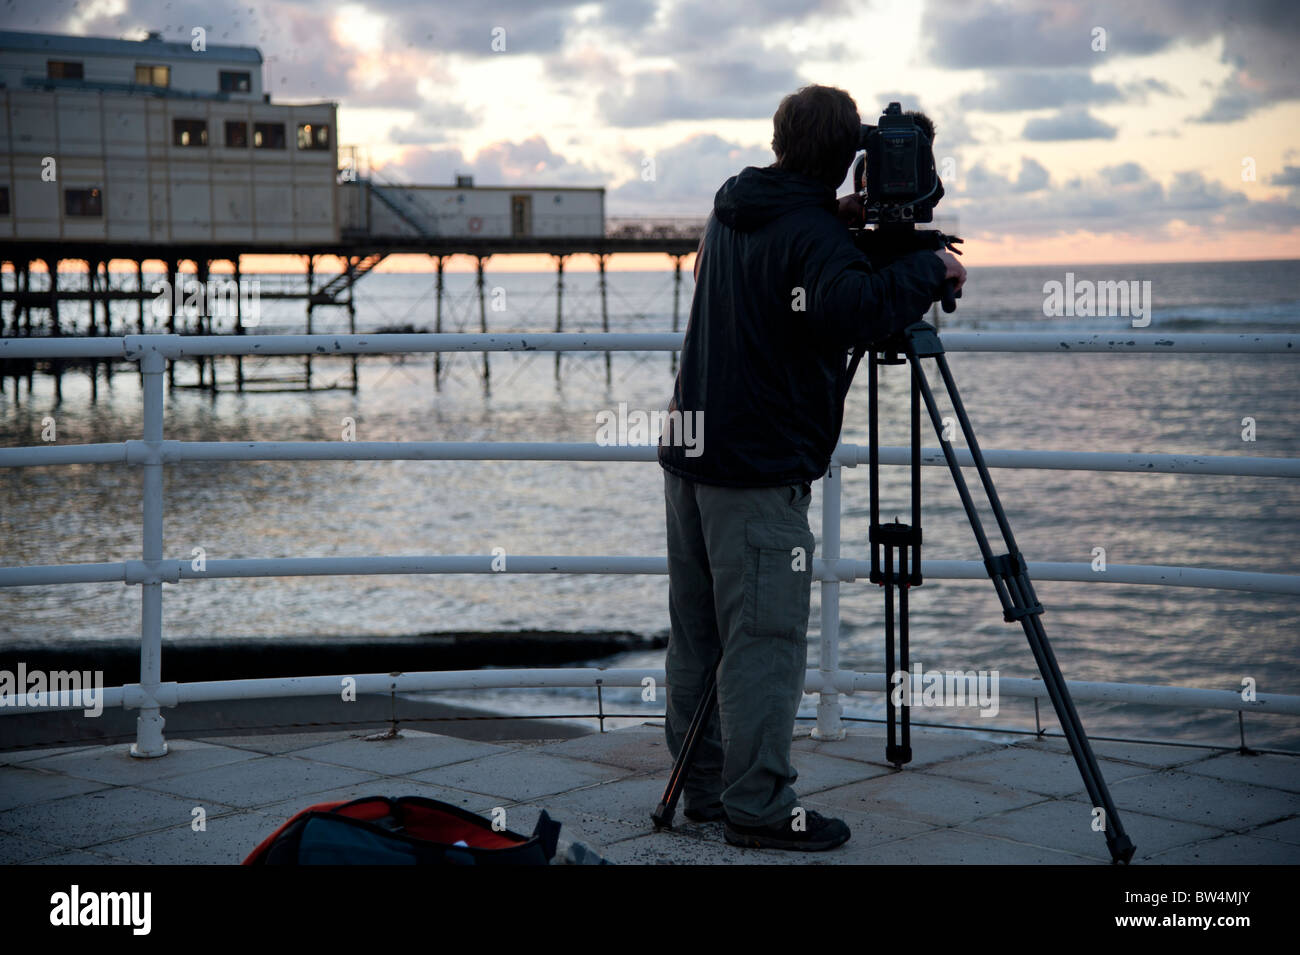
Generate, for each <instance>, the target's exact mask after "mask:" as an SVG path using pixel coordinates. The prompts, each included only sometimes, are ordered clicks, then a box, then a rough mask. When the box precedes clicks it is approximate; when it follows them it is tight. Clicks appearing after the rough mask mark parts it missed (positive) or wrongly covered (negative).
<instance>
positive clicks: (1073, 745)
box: [907, 326, 1136, 863]
mask: <svg viewBox="0 0 1300 955" xmlns="http://www.w3.org/2000/svg"><path fill="white" fill-rule="evenodd" d="M914 327H915V326H914ZM918 340H920V341H921V343H922V344H921V348H920V349H918V347H917V342H918ZM908 342H909V347H908V352H907V354H908V359H909V361H910V362H911V363H912V368H913V370H914V371H915V373H916V375H917V381H918V384H919V386H920V390H921V395H922V397H923V398H924V400H925V406H926V410H927V411H928V412H929V415H930V421H931V423H932V424H933V425H934V429H935V433H936V434H937V435H938V436H939V445H940V447H941V448H942V449H943V454H944V458H945V460H946V461H947V463H948V470H949V471H950V472H951V473H952V477H953V482H954V483H955V484H956V486H957V493H958V494H959V495H960V497H961V501H962V506H963V508H964V509H965V511H966V517H967V519H968V520H969V521H970V525H971V529H972V530H973V531H974V533H975V540H976V542H977V543H978V544H979V548H980V553H981V554H982V555H983V557H984V566H985V567H986V568H987V570H988V573H989V577H990V579H991V580H992V581H993V586H994V589H995V590H996V591H997V593H998V599H999V600H1000V602H1001V603H1002V612H1003V617H1004V619H1006V620H1007V621H1008V622H1016V621H1018V622H1019V623H1020V624H1021V626H1022V627H1023V628H1024V631H1025V637H1026V639H1027V640H1028V642H1029V648H1030V651H1031V652H1032V653H1033V655H1034V660H1035V662H1036V663H1037V664H1038V670H1039V673H1040V674H1041V675H1042V678H1043V684H1044V686H1045V687H1046V689H1047V693H1048V696H1049V697H1050V698H1051V700H1052V706H1053V707H1054V708H1055V710H1056V716H1057V719H1058V720H1059V721H1060V723H1061V728H1062V730H1063V732H1064V733H1065V737H1066V739H1067V740H1068V742H1069V744H1070V752H1071V754H1072V755H1073V756H1074V761H1075V765H1076V766H1077V767H1078V769H1079V774H1080V776H1081V777H1082V778H1083V784H1084V788H1085V789H1087V791H1088V796H1089V798H1091V799H1092V804H1093V807H1094V810H1096V809H1100V810H1101V811H1102V813H1103V816H1102V819H1101V822H1102V829H1103V831H1104V833H1105V837H1106V844H1107V847H1108V848H1109V849H1110V855H1111V860H1112V861H1113V862H1125V863H1127V862H1128V861H1129V860H1130V859H1132V857H1133V853H1134V851H1135V849H1136V847H1135V846H1134V845H1133V842H1132V840H1130V839H1129V837H1128V835H1127V834H1126V833H1125V831H1124V826H1123V823H1122V822H1121V821H1120V818H1119V810H1118V809H1116V808H1115V804H1114V802H1113V801H1112V800H1111V797H1110V790H1109V789H1108V788H1107V786H1106V781H1105V779H1104V778H1103V777H1102V774H1101V768H1100V766H1098V764H1097V760H1096V757H1095V756H1094V755H1093V752H1092V746H1091V745H1090V744H1089V742H1088V737H1087V735H1086V734H1085V733H1084V730H1083V724H1082V722H1081V721H1080V719H1079V714H1078V712H1077V711H1076V710H1075V708H1074V701H1073V700H1072V699H1071V698H1070V691H1069V688H1068V687H1067V686H1066V683H1065V678H1064V677H1063V676H1062V675H1061V670H1060V667H1059V666H1058V665H1057V663H1056V657H1055V654H1053V653H1052V648H1051V645H1050V644H1049V643H1048V640H1047V633H1046V631H1045V630H1044V629H1043V623H1042V620H1041V619H1040V614H1042V612H1043V608H1042V605H1041V604H1039V603H1038V600H1037V597H1036V595H1035V594H1034V589H1033V585H1032V584H1031V583H1030V581H1029V573H1028V571H1027V569H1026V567H1025V561H1024V558H1023V557H1022V556H1021V554H1020V551H1019V549H1018V548H1017V547H1016V544H1015V537H1014V536H1013V535H1012V533H1011V526H1010V524H1009V523H1008V521H1007V517H1006V512H1005V511H1004V510H1003V509H1002V504H1001V502H1000V501H999V500H998V496H997V491H996V489H995V488H994V487H993V479H992V477H991V476H990V475H989V472H988V467H987V466H986V465H985V462H984V456H983V454H982V453H981V452H980V449H979V444H978V442H977V441H976V440H975V433H974V429H972V428H971V425H970V419H969V418H968V417H967V416H966V409H965V407H964V406H963V405H962V402H961V396H960V395H959V394H958V392H957V386H956V383H955V382H954V381H953V378H952V372H951V371H950V370H949V368H948V362H947V359H946V357H945V356H944V354H943V346H942V345H941V344H939V340H938V336H937V335H934V334H933V330H930V331H929V333H928V334H925V333H922V335H918V336H917V337H909V339H908ZM918 352H919V353H918ZM922 355H924V356H925V357H932V358H934V359H935V360H936V363H937V365H938V367H939V372H940V374H941V375H942V377H943V382H944V386H945V388H946V390H947V392H948V397H949V400H950V401H951V402H952V406H953V410H954V411H955V412H956V414H957V419H958V421H959V422H960V424H961V428H962V434H963V435H964V437H965V439H966V444H967V447H969V448H970V452H971V458H972V459H973V460H974V462H975V466H976V468H977V469H978V471H979V475H980V481H981V483H982V484H983V486H984V490H985V493H986V495H987V496H988V501H989V506H990V508H991V509H992V511H993V515H994V519H995V520H996V521H997V524H998V528H999V529H1000V530H1001V532H1002V537H1003V541H1004V543H1005V544H1006V547H1007V553H1006V554H1003V555H1001V556H995V555H994V554H993V551H992V549H991V548H990V546H989V542H988V538H987V537H986V536H985V534H984V527H983V524H982V523H981V522H980V519H979V514H978V513H977V512H976V510H975V505H974V502H973V501H972V499H971V495H970V489H969V488H968V487H967V486H966V480H965V478H964V477H963V476H962V473H961V466H960V465H959V464H958V463H957V456H956V454H955V452H954V451H953V449H952V445H951V444H950V443H949V442H947V441H945V440H944V438H943V422H942V420H941V418H940V415H939V409H938V406H937V404H936V403H935V399H934V393H933V392H932V391H931V390H930V385H929V382H927V381H926V378H925V373H924V371H923V370H922V368H921V361H920V359H921V357H922Z"/></svg>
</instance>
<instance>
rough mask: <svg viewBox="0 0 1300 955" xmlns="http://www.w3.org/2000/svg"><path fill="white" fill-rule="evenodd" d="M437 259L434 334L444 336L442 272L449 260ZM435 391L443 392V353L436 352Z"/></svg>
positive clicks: (434, 363) (434, 356) (434, 366)
mask: <svg viewBox="0 0 1300 955" xmlns="http://www.w3.org/2000/svg"><path fill="white" fill-rule="evenodd" d="M437 259H438V283H437V293H436V296H437V297H436V299H435V305H434V308H433V331H434V334H437V335H441V334H442V295H443V283H442V271H443V267H444V266H445V265H446V262H447V260H446V258H445V257H444V256H441V255H440V256H438V257H437ZM433 390H434V391H441V390H442V352H440V351H436V352H434V353H433Z"/></svg>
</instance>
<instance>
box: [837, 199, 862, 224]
mask: <svg viewBox="0 0 1300 955" xmlns="http://www.w3.org/2000/svg"><path fill="white" fill-rule="evenodd" d="M835 215H836V217H837V218H838V219H839V220H840V221H841V222H843V223H844V224H845V225H846V226H850V227H856V226H861V225H865V224H866V221H867V210H866V207H865V206H863V204H862V200H861V199H860V198H859V197H858V194H857V193H856V192H854V193H851V194H849V195H847V196H845V197H844V198H842V199H840V200H839V203H838V208H837V209H836V210H835Z"/></svg>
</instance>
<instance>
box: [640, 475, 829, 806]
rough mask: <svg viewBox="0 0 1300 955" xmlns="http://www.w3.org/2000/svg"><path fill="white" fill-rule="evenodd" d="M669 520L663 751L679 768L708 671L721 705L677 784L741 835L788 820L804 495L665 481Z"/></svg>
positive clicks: (805, 541)
mask: <svg viewBox="0 0 1300 955" xmlns="http://www.w3.org/2000/svg"><path fill="white" fill-rule="evenodd" d="M664 481H665V489H664V491H665V498H666V504H667V517H668V612H669V623H670V626H671V630H670V633H669V638H668V656H667V664H666V668H667V674H666V676H667V680H668V711H667V713H668V715H667V720H666V735H667V741H668V748H669V750H670V751H671V752H672V755H673V758H674V759H676V758H677V754H678V753H679V752H680V749H681V745H682V741H683V740H684V738H685V736H686V731H687V729H688V727H689V726H690V722H691V717H692V716H693V715H694V713H695V709H696V706H697V705H698V703H699V700H700V695H701V694H702V693H703V691H704V684H705V681H706V680H707V679H708V672H709V668H710V667H712V666H714V664H715V663H717V661H718V659H719V655H721V660H722V662H721V664H720V665H719V667H718V689H717V700H718V705H717V707H716V708H715V710H714V715H713V718H712V720H711V721H710V723H709V725H708V727H707V728H706V730H705V732H704V734H703V736H702V737H701V739H700V742H699V744H698V746H697V748H696V751H695V758H694V760H693V762H692V767H691V772H690V774H689V775H688V776H687V778H686V780H685V782H684V784H683V790H682V795H683V801H684V803H685V808H687V809H691V808H696V809H699V808H703V807H705V806H708V805H710V804H714V803H717V802H719V801H721V803H722V805H723V809H724V810H725V811H726V814H727V818H728V819H729V820H730V821H731V822H734V823H738V824H740V825H743V826H766V825H774V824H776V823H780V822H786V821H788V820H789V819H790V816H791V811H792V810H793V809H794V807H795V806H796V805H797V804H798V801H797V799H796V797H795V793H794V789H793V788H792V786H793V784H794V782H795V780H796V778H797V777H798V774H797V773H796V772H795V769H794V767H793V766H792V765H791V764H790V742H791V738H792V735H793V731H794V718H795V714H796V713H797V711H798V707H799V699H800V696H801V695H802V693H803V685H804V677H805V671H806V669H807V654H808V609H809V600H810V598H811V594H812V576H813V575H812V562H813V547H814V538H813V535H812V532H811V531H810V530H809V528H808V505H809V503H810V502H811V500H812V487H811V486H810V485H809V484H807V483H800V484H793V485H787V486H784V487H770V488H726V487H714V486H712V485H708V484H700V483H697V482H694V481H688V480H684V479H682V478H679V477H677V476H676V475H674V474H670V473H669V472H667V471H665V472H664Z"/></svg>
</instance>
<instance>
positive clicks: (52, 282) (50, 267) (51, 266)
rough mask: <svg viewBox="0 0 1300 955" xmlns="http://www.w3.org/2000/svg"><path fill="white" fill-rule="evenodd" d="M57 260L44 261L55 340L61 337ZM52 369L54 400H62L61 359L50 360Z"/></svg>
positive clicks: (51, 329)
mask: <svg viewBox="0 0 1300 955" xmlns="http://www.w3.org/2000/svg"><path fill="white" fill-rule="evenodd" d="M59 261H60V260H59V259H58V258H53V259H46V260H45V268H46V271H47V273H48V275H49V293H50V306H49V309H50V334H51V335H52V336H54V337H55V338H59V337H61V336H62V335H63V323H62V322H61V321H60V319H59ZM50 365H51V367H53V369H54V400H55V401H62V400H63V359H61V358H54V359H51V360H50Z"/></svg>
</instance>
